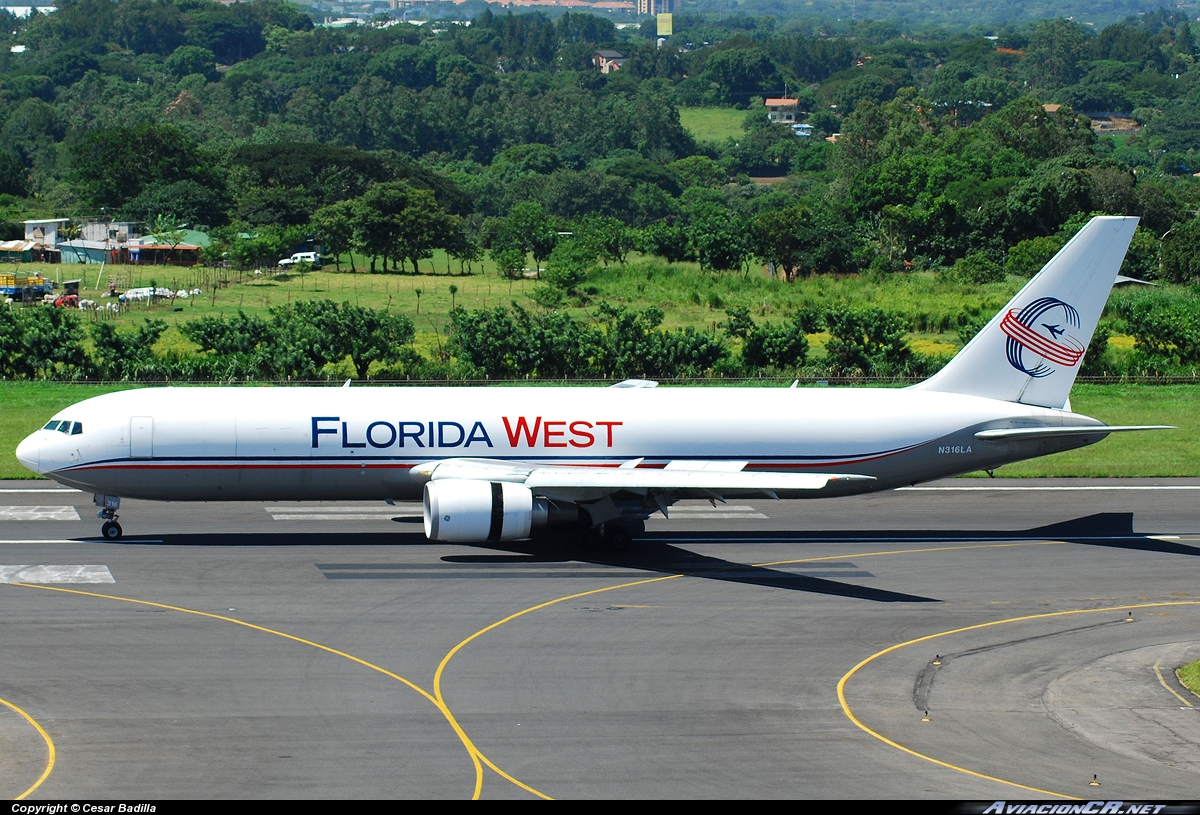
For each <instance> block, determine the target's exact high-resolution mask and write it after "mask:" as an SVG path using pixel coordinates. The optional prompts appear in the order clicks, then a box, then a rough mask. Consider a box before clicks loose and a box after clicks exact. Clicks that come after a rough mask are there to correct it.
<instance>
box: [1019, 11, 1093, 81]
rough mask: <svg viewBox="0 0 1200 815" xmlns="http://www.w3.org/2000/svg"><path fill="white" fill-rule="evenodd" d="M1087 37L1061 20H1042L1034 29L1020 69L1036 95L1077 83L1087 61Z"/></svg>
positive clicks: (1074, 26)
mask: <svg viewBox="0 0 1200 815" xmlns="http://www.w3.org/2000/svg"><path fill="white" fill-rule="evenodd" d="M1087 45H1088V42H1087V35H1085V34H1084V33H1083V30H1082V29H1081V28H1080V27H1079V26H1078V25H1077V24H1075V23H1073V22H1070V21H1069V20H1064V19H1062V18H1058V19H1051V20H1043V21H1041V22H1040V23H1038V26H1037V28H1036V29H1034V32H1033V36H1032V37H1030V39H1029V46H1028V47H1027V48H1026V49H1025V57H1024V58H1023V59H1022V60H1021V68H1022V69H1023V71H1024V74H1025V76H1026V77H1027V78H1028V80H1029V83H1030V85H1031V86H1032V88H1033V91H1034V93H1038V94H1041V93H1044V92H1046V91H1053V90H1056V89H1058V88H1061V87H1064V86H1066V85H1072V84H1074V83H1075V82H1076V80H1078V78H1079V76H1080V75H1081V73H1082V71H1081V69H1080V62H1082V61H1083V60H1084V59H1086V58H1087Z"/></svg>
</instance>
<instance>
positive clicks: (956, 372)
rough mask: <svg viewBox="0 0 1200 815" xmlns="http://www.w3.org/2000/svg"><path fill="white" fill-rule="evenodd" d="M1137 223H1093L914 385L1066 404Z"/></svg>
mask: <svg viewBox="0 0 1200 815" xmlns="http://www.w3.org/2000/svg"><path fill="white" fill-rule="evenodd" d="M1137 222H1138V219H1137V218H1125V217H1117V216H1104V217H1099V218H1093V219H1092V220H1090V221H1088V223H1087V225H1086V226H1084V227H1083V229H1081V230H1079V232H1078V234H1076V235H1075V237H1074V238H1072V239H1071V240H1070V241H1069V242H1068V243H1067V245H1066V246H1064V247H1063V248H1062V249H1061V250H1059V252H1058V254H1057V255H1055V256H1054V257H1052V258H1051V259H1050V262H1049V263H1047V264H1046V265H1045V266H1043V267H1042V270H1041V271H1040V272H1038V273H1037V274H1036V275H1034V277H1033V279H1032V280H1030V281H1029V282H1028V283H1027V284H1026V285H1025V287H1024V288H1022V289H1021V291H1019V292H1017V295H1016V296H1015V297H1013V299H1012V300H1010V301H1009V303H1008V305H1006V306H1005V307H1004V308H1003V310H1001V312H1000V313H999V314H997V315H996V316H995V317H993V318H992V320H991V322H989V323H988V324H987V325H986V326H985V327H984V328H983V330H982V331H980V332H979V333H978V334H977V335H976V336H975V338H974V339H973V340H971V341H970V342H969V343H967V345H966V346H965V347H964V348H963V349H962V350H961V351H959V352H958V355H957V356H955V357H954V359H952V360H951V361H950V364H948V365H947V366H946V367H945V368H943V369H942V370H940V371H938V373H936V374H935V375H933V376H932V377H930V378H929V379H927V380H925V381H924V382H922V383H921V384H919V385H915V386H914V387H916V388H919V389H923V390H932V391H943V392H948V393H964V394H969V395H971V396H985V397H988V398H990V399H1003V400H1004V401H1007V402H1021V403H1024V404H1027V405H1041V406H1042V407H1051V408H1061V407H1063V406H1064V405H1065V404H1066V403H1067V397H1068V395H1069V394H1070V392H1071V385H1072V384H1074V382H1075V375H1076V374H1077V373H1078V372H1079V363H1080V362H1081V360H1082V359H1083V352H1084V351H1086V350H1087V346H1088V343H1089V342H1091V340H1092V333H1093V332H1094V331H1095V330H1096V323H1097V322H1099V320H1100V314H1101V312H1102V311H1104V304H1105V303H1106V302H1107V301H1108V293H1109V291H1111V289H1112V285H1113V281H1114V280H1116V277H1117V270H1118V269H1120V268H1121V262H1122V261H1123V260H1124V259H1125V252H1126V250H1127V249H1128V248H1129V242H1130V241H1131V240H1132V239H1133V230H1134V229H1135V228H1136V227H1137Z"/></svg>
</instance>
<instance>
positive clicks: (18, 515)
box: [0, 506, 80, 521]
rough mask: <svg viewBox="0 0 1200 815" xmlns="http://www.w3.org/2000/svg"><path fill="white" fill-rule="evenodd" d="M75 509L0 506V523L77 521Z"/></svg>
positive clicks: (77, 514)
mask: <svg viewBox="0 0 1200 815" xmlns="http://www.w3.org/2000/svg"><path fill="white" fill-rule="evenodd" d="M78 520H80V518H79V513H78V512H76V511H75V507H61V506H60V507H6V506H0V521H78Z"/></svg>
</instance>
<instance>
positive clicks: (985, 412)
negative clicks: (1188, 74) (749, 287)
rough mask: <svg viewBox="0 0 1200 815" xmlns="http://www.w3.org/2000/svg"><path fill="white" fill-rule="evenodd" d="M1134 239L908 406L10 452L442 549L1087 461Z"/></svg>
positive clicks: (307, 420)
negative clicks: (741, 500)
mask: <svg viewBox="0 0 1200 815" xmlns="http://www.w3.org/2000/svg"><path fill="white" fill-rule="evenodd" d="M1136 225H1137V219H1136V218H1123V217H1100V218H1094V219H1093V220H1091V221H1090V222H1089V223H1088V224H1087V225H1086V226H1085V227H1084V228H1083V229H1082V230H1081V231H1080V232H1079V233H1078V234H1077V235H1076V236H1075V237H1074V238H1073V239H1072V240H1071V241H1070V242H1069V243H1068V244H1067V245H1066V246H1065V247H1063V249H1062V250H1061V251H1060V252H1059V253H1058V254H1057V255H1055V256H1054V258H1052V259H1051V260H1050V262H1049V263H1047V264H1046V266H1045V267H1044V268H1043V269H1042V270H1041V272H1039V273H1038V274H1037V275H1036V276H1035V277H1034V278H1033V279H1032V280H1031V281H1029V283H1028V284H1027V285H1026V286H1025V287H1024V288H1022V289H1021V291H1020V292H1019V293H1018V294H1017V295H1016V296H1015V297H1013V299H1012V300H1011V301H1010V302H1009V303H1008V305H1006V306H1005V307H1004V308H1003V309H1002V310H1001V311H1000V313H999V314H997V315H996V316H995V317H993V318H992V320H991V322H989V323H988V324H987V326H986V327H985V328H984V329H983V330H982V331H980V332H979V334H978V335H977V336H976V337H975V338H974V339H973V340H972V341H971V342H969V343H968V344H967V346H966V347H965V348H963V349H962V351H960V352H959V353H958V355H957V356H955V357H954V359H953V360H952V361H951V362H950V363H949V364H948V365H947V366H946V367H945V368H943V369H942V370H941V371H939V372H938V373H937V374H936V375H935V376H933V377H931V378H930V379H928V380H926V381H924V382H922V383H920V384H917V385H913V386H912V387H908V388H902V389H891V388H888V389H881V388H812V389H799V388H794V387H793V388H732V387H723V388H691V387H688V388H654V387H652V386H653V384H654V383H652V382H643V381H631V382H624V383H621V384H620V385H617V386H614V387H610V388H594V387H592V388H589V387H556V388H542V387H538V388H528V387H511V388H510V387H487V388H451V387H446V388H409V387H379V388H374V387H373V388H290V387H278V388H201V387H190V388H146V389H141V390H130V391H124V392H120V393H111V394H107V395H105V396H98V397H95V398H93V399H87V400H85V401H83V402H80V403H78V404H76V405H73V406H72V407H69V408H67V409H66V410H63V411H61V412H60V413H58V414H56V415H55V416H54V418H53V419H51V420H50V421H49V422H48V423H47V424H46V425H45V426H44V427H43V428H42V429H41V430H38V431H37V432H35V433H33V434H32V435H30V436H29V437H28V438H26V439H25V440H24V441H23V442H21V444H20V446H19V447H18V448H17V458H18V459H20V461H21V462H22V463H23V464H24V465H25V466H26V467H28V468H29V469H30V470H33V471H34V472H36V473H41V474H43V475H46V476H48V477H50V478H52V479H54V480H56V481H59V482H61V483H63V484H66V485H69V486H72V487H77V488H79V489H82V490H86V491H89V492H93V493H95V502H96V505H97V506H99V507H100V508H101V509H100V511H99V516H100V517H101V518H103V519H104V521H105V522H104V525H103V530H102V531H103V535H104V537H105V538H108V539H111V540H116V539H118V538H120V537H121V527H120V525H119V524H118V523H117V516H116V511H117V509H118V508H119V506H120V500H121V498H148V499H157V500H162V501H288V500H291V501H328V500H387V501H391V500H397V499H416V498H423V500H424V521H425V533H426V535H428V536H429V538H430V539H432V540H437V541H461V542H484V541H508V540H519V539H523V538H528V537H529V536H530V534H531V533H532V532H533V531H534V530H537V529H539V528H545V527H560V528H562V529H564V530H576V531H579V532H582V533H583V534H586V535H602V536H604V537H605V538H606V539H608V540H609V541H610V542H612V543H615V544H618V545H621V544H625V543H628V541H629V540H630V536H631V534H636V531H637V529H638V528H639V527H640V525H641V524H642V522H643V521H644V520H645V519H646V518H648V517H649V516H651V515H652V514H654V513H656V512H662V513H663V514H664V515H666V514H668V512H669V508H670V506H671V504H673V503H674V502H676V501H678V500H680V499H683V498H707V499H712V500H723V499H725V498H728V497H733V496H738V497H749V496H759V497H769V498H780V499H785V498H825V497H834V496H843V495H853V494H857V493H863V492H869V491H873V490H885V489H891V488H894V487H899V486H902V485H907V484H913V483H915V482H919V481H927V480H930V479H935V478H944V477H946V476H951V475H956V474H958V473H964V472H969V471H973V470H982V469H991V468H994V467H998V466H1000V465H1002V464H1007V463H1009V462H1014V461H1020V460H1022V459H1027V458H1033V457H1035V456H1043V455H1046V454H1049V453H1056V452H1059V451H1061V450H1068V449H1071V448H1074V447H1082V446H1084V445H1087V444H1092V443H1094V442H1097V441H1100V440H1101V439H1103V438H1104V437H1105V436H1107V435H1108V434H1109V433H1113V432H1115V431H1121V430H1140V429H1152V428H1149V427H1145V428H1143V427H1110V426H1106V425H1104V424H1102V423H1101V422H1099V421H1097V420H1096V419H1092V418H1089V417H1087V416H1081V415H1079V414H1076V413H1073V412H1072V411H1071V407H1070V403H1069V401H1068V395H1069V393H1070V390H1071V385H1072V383H1073V382H1074V380H1075V375H1076V373H1077V372H1078V370H1079V364H1080V360H1081V359H1082V357H1083V354H1084V351H1085V350H1086V349H1087V346H1088V342H1089V341H1090V340H1091V337H1092V332H1093V331H1094V330H1095V328H1096V323H1097V321H1098V320H1099V319H1100V314H1101V311H1102V310H1103V309H1104V304H1105V302H1106V300H1107V299H1108V294H1109V290H1110V289H1111V288H1112V284H1113V281H1114V280H1115V278H1116V275H1117V270H1118V269H1119V268H1120V266H1121V262H1122V260H1123V258H1124V256H1125V252H1126V250H1127V248H1128V246H1129V242H1130V240H1131V238H1132V236H1133V231H1134V228H1135V226H1136Z"/></svg>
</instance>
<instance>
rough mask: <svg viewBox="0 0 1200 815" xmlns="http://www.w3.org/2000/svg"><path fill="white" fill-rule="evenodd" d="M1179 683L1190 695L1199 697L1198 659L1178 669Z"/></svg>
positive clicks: (1199, 672)
mask: <svg viewBox="0 0 1200 815" xmlns="http://www.w3.org/2000/svg"><path fill="white" fill-rule="evenodd" d="M1178 676H1179V681H1180V682H1182V683H1183V686H1184V687H1185V688H1187V689H1188V690H1190V691H1191V692H1192V693H1194V694H1196V695H1197V696H1200V659H1198V660H1196V661H1195V662H1189V663H1188V664H1187V665H1184V666H1183V667H1182V668H1180V669H1179V672H1178Z"/></svg>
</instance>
